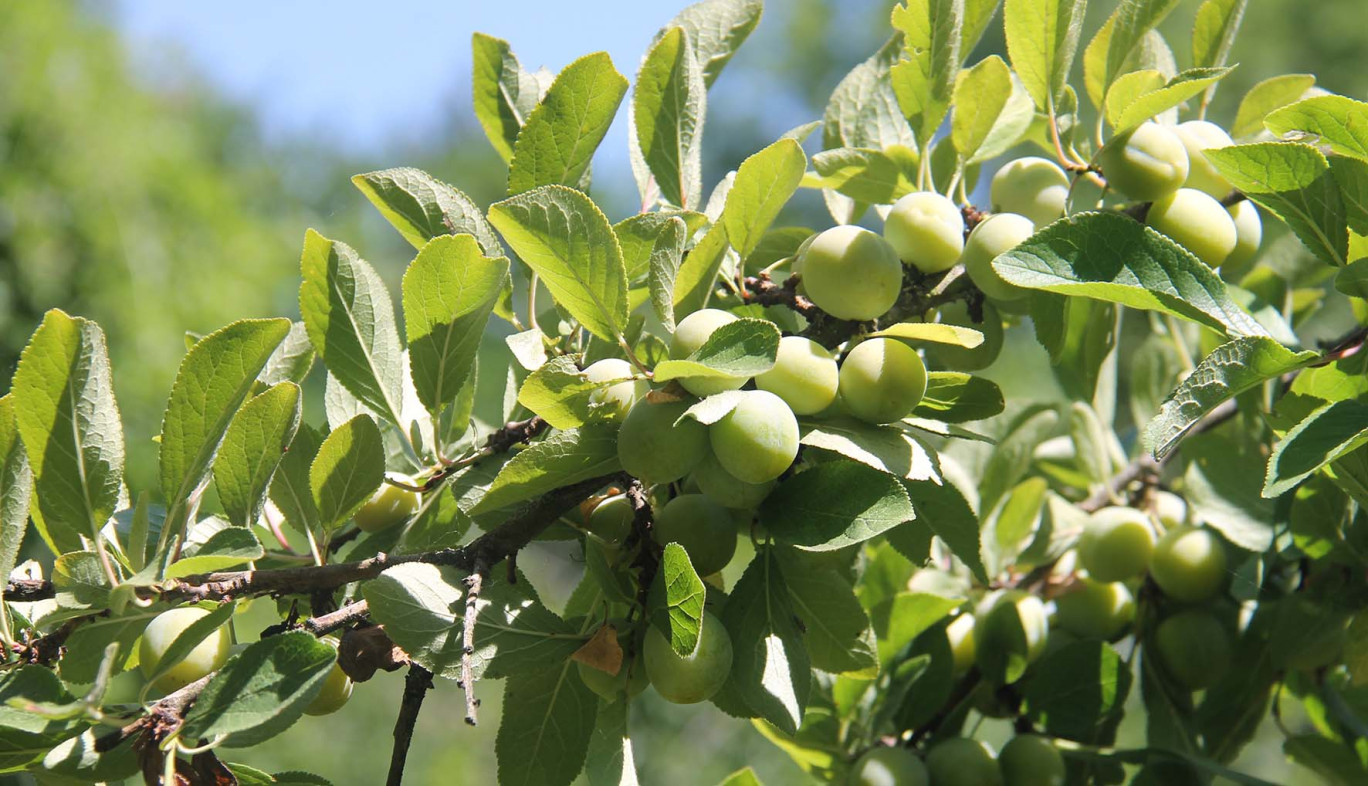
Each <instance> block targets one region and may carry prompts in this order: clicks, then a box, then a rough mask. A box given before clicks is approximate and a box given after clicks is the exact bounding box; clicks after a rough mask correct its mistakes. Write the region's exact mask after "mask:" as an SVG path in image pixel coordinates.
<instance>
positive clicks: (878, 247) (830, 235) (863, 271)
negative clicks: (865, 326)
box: [800, 225, 903, 321]
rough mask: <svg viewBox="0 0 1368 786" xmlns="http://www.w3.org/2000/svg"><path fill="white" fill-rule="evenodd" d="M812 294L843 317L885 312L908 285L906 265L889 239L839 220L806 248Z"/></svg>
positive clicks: (805, 282) (858, 317)
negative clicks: (906, 281)
mask: <svg viewBox="0 0 1368 786" xmlns="http://www.w3.org/2000/svg"><path fill="white" fill-rule="evenodd" d="M800 262H801V264H802V274H803V286H804V291H805V292H806V293H807V296H808V298H809V299H811V300H812V302H813V303H814V304H815V305H816V306H817V307H818V308H820V309H821V310H823V311H825V312H826V313H828V314H830V315H831V316H833V317H836V318H837V319H853V320H861V321H863V320H867V319H875V318H877V317H880V316H883V314H884V312H886V311H888V310H889V309H890V308H892V307H893V304H894V303H895V302H897V300H898V294H899V292H901V290H902V276H903V266H902V262H901V261H900V260H899V259H898V255H897V253H896V252H894V250H893V247H892V246H890V245H889V244H888V241H886V240H884V239H883V238H882V237H879V236H878V235H877V234H875V233H873V232H871V231H869V230H868V229H864V228H862V227H857V226H850V225H845V226H838V227H832V228H831V229H828V230H826V231H825V232H822V233H821V234H819V235H818V236H817V237H815V238H813V241H812V243H811V244H810V245H809V246H808V247H807V249H806V250H805V251H804V252H803V255H802V257H801V259H800Z"/></svg>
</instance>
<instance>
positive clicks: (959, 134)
mask: <svg viewBox="0 0 1368 786" xmlns="http://www.w3.org/2000/svg"><path fill="white" fill-rule="evenodd" d="M953 105H954V107H955V111H954V114H953V115H952V116H951V117H950V139H951V141H952V142H953V143H954V145H955V150H956V151H957V152H958V153H959V157H960V160H961V161H963V162H964V163H965V164H977V163H980V162H982V161H987V160H989V159H991V158H996V157H997V156H1000V155H1002V154H1003V153H1005V152H1007V150H1008V149H1009V148H1011V147H1012V146H1013V145H1015V144H1016V143H1017V140H1019V139H1021V136H1022V135H1023V134H1025V133H1026V129H1027V128H1028V127H1029V126H1030V125H1031V120H1032V118H1033V117H1034V112H1033V107H1032V103H1031V97H1030V95H1028V94H1027V93H1026V91H1025V90H1024V89H1022V88H1021V87H1020V86H1019V85H1018V84H1017V82H1016V80H1014V79H1013V78H1012V70H1011V69H1010V68H1008V67H1007V64H1006V63H1005V62H1003V60H1002V58H1000V57H998V56H997V55H991V56H989V57H985V58H984V59H983V60H981V61H979V63H978V64H977V65H975V66H974V67H973V68H970V69H967V70H964V71H961V72H960V74H959V78H958V79H956V80H955V92H954V101H953Z"/></svg>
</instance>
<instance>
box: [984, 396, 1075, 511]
mask: <svg viewBox="0 0 1368 786" xmlns="http://www.w3.org/2000/svg"><path fill="white" fill-rule="evenodd" d="M1058 425H1059V413H1058V412H1057V411H1055V410H1054V409H1053V408H1050V407H1047V406H1039V407H1033V408H1031V409H1028V410H1025V411H1024V412H1022V413H1021V414H1020V415H1018V416H1017V418H1016V419H1015V420H1014V421H1013V422H1012V424H1011V427H1010V429H1009V430H1008V431H1007V432H1006V433H1005V434H1004V435H1003V437H1002V439H1001V440H999V441H998V445H997V448H996V449H995V450H994V451H993V453H992V455H991V456H989V458H988V461H987V463H986V464H984V467H983V471H982V473H981V476H980V480H979V507H978V509H979V512H980V513H982V514H983V515H984V516H987V515H988V513H989V512H990V511H992V510H993V508H995V507H997V504H998V502H1000V501H1001V500H1002V498H1003V496H1004V495H1006V494H1007V491H1008V490H1009V489H1011V488H1012V487H1013V486H1015V485H1016V484H1017V483H1018V482H1019V481H1020V480H1021V479H1022V478H1023V477H1025V476H1026V473H1027V472H1028V471H1029V470H1030V467H1031V462H1032V460H1033V457H1034V455H1035V450H1036V448H1037V447H1038V446H1039V445H1040V443H1042V442H1044V441H1045V440H1047V439H1049V438H1050V437H1051V436H1053V435H1054V433H1055V431H1056V428H1057V427H1058Z"/></svg>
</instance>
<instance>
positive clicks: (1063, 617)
mask: <svg viewBox="0 0 1368 786" xmlns="http://www.w3.org/2000/svg"><path fill="white" fill-rule="evenodd" d="M1055 622H1056V623H1057V624H1058V625H1059V627H1061V628H1063V629H1064V630H1067V631H1069V632H1070V633H1073V634H1076V635H1078V636H1080V637H1082V638H1085V639H1107V640H1110V639H1114V638H1116V637H1117V636H1120V635H1121V634H1123V633H1125V632H1126V631H1127V630H1129V629H1130V626H1131V624H1132V623H1133V622H1135V599H1134V598H1133V597H1131V592H1130V590H1128V589H1126V585H1125V584H1122V583H1121V582H1119V581H1110V582H1103V581H1095V580H1093V579H1081V580H1080V581H1079V582H1078V584H1077V586H1075V587H1073V588H1072V589H1070V590H1069V591H1068V592H1066V593H1064V594H1063V595H1060V596H1059V597H1058V598H1055Z"/></svg>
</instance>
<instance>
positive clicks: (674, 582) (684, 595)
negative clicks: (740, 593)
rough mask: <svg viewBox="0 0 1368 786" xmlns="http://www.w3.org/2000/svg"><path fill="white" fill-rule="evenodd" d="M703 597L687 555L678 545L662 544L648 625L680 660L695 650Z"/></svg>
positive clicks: (652, 590) (653, 584)
mask: <svg viewBox="0 0 1368 786" xmlns="http://www.w3.org/2000/svg"><path fill="white" fill-rule="evenodd" d="M705 594H706V593H705V592H704V587H703V580H702V579H700V578H699V577H698V573H697V571H695V570H694V567H693V563H692V562H690V561H689V554H688V552H686V551H685V550H684V547H683V546H680V545H679V544H678V543H668V544H666V545H665V550H664V553H663V554H662V555H661V558H660V570H659V571H658V572H657V573H656V578H655V582H654V583H652V585H651V597H650V600H649V601H648V603H649V606H650V615H651V624H652V625H654V626H655V628H656V630H659V631H660V632H661V633H662V634H664V636H665V639H666V641H669V642H670V648H671V649H673V650H674V651H675V653H676V654H677V655H679V657H681V658H684V657H688V656H689V655H692V654H693V652H694V650H695V649H697V647H698V634H699V631H700V630H701V629H702V625H703V600H704V595H705Z"/></svg>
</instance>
